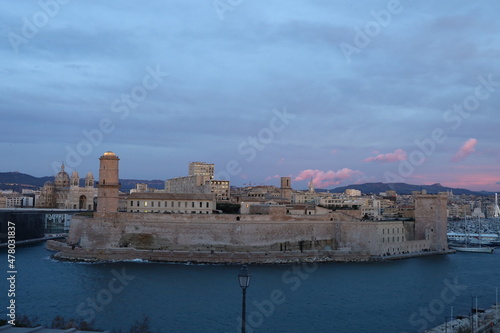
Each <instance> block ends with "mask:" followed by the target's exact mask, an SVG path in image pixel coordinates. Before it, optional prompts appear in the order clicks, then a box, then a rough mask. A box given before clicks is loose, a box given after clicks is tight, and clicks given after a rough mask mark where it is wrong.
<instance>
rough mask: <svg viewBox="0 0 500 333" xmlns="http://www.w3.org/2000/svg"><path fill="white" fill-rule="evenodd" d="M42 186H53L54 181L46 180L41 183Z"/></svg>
mask: <svg viewBox="0 0 500 333" xmlns="http://www.w3.org/2000/svg"><path fill="white" fill-rule="evenodd" d="M43 187H54V183H53V182H51V181H50V180H48V181H46V182H45V183H44V184H43Z"/></svg>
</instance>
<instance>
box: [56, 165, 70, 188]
mask: <svg viewBox="0 0 500 333" xmlns="http://www.w3.org/2000/svg"><path fill="white" fill-rule="evenodd" d="M54 183H55V185H56V187H66V186H69V175H68V173H67V172H66V171H64V163H63V164H62V165H61V171H59V172H58V173H57V175H56V178H55V180H54Z"/></svg>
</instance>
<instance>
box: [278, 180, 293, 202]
mask: <svg viewBox="0 0 500 333" xmlns="http://www.w3.org/2000/svg"><path fill="white" fill-rule="evenodd" d="M280 190H281V197H283V198H286V199H288V200H291V199H292V181H291V179H290V177H281V188H280Z"/></svg>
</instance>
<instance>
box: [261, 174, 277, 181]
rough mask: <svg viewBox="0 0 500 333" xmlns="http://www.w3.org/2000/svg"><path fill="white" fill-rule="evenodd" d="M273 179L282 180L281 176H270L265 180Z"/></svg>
mask: <svg viewBox="0 0 500 333" xmlns="http://www.w3.org/2000/svg"><path fill="white" fill-rule="evenodd" d="M273 178H281V177H280V175H274V176H269V177H267V178H266V179H265V181H268V180H271V179H273Z"/></svg>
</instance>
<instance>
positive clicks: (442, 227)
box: [415, 193, 448, 251]
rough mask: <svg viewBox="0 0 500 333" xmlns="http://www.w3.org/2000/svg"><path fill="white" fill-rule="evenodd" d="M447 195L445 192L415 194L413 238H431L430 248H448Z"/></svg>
mask: <svg viewBox="0 0 500 333" xmlns="http://www.w3.org/2000/svg"><path fill="white" fill-rule="evenodd" d="M447 203H448V196H447V195H446V193H445V194H438V195H432V194H416V195H415V239H417V240H419V239H428V240H431V250H433V251H443V250H448V240H447V236H446V232H447V226H448V216H447V215H448V214H447Z"/></svg>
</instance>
